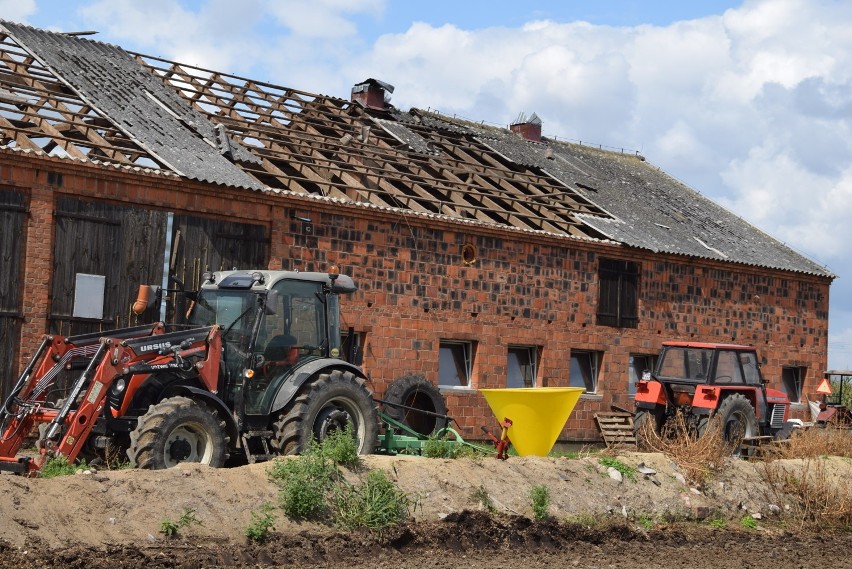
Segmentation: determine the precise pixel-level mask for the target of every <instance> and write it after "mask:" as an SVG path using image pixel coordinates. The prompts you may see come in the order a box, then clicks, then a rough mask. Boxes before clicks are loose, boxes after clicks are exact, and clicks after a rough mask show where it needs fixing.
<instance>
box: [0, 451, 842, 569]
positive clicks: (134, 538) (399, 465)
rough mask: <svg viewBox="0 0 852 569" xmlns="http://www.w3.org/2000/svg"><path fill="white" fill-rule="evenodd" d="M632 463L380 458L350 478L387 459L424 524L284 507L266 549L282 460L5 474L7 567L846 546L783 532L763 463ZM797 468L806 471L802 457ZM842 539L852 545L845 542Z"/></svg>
mask: <svg viewBox="0 0 852 569" xmlns="http://www.w3.org/2000/svg"><path fill="white" fill-rule="evenodd" d="M619 460H621V461H622V462H623V463H624V464H626V465H629V466H632V467H634V468H635V467H639V466H642V470H641V472H637V473H636V474H635V475H634V476H633V477H632V479H631V478H630V477H627V478H624V479H622V480H617V479H615V478H613V477H611V476H610V473H608V472H607V469H606V468H604V467H603V466H601V464H600V462H599V459H598V458H596V457H588V458H582V459H566V458H538V457H526V458H517V457H512V458H510V459H509V460H507V461H505V462H503V461H498V460H495V459H492V458H483V459H476V460H469V459H461V460H440V459H422V458H414V457H387V456H369V457H365V459H364V468H363V471H361V472H348V473H347V477H349V478H352V479H353V480H354V479H357V478H358V477H360V476H363V475H364V471H366V470H369V469H378V468H380V469H383V470H385V471H386V472H387V473H388V474H389V477H390V478H391V479H393V480H395V481H396V483H397V484H398V485H399V487H400V488H401V489H402V490H403V491H405V492H406V493H408V494H409V495H410V496H412V497H413V498H414V499H415V501H416V503H417V507H416V508H415V510H414V512H413V513H414V517H415V520H414V522H413V523H411V524H408V525H406V526H404V527H400V528H394V529H392V530H389V531H386V532H384V533H383V534H381V535H374V534H372V533H369V532H354V533H345V534H342V533H338V532H336V531H335V530H334V529H332V528H328V527H325V526H321V525H315V524H309V523H297V522H294V521H292V520H287V519H284V518H282V517H281V516H280V515H279V518H278V520H277V522H276V524H275V531H274V532H273V533H272V536H271V539H270V540H269V541H268V542H267V543H265V544H263V545H256V544H252V543H250V542H248V540H247V539H246V538H245V536H244V531H245V529H246V528H247V527H248V525H249V523H250V522H251V514H252V512H257V511H259V510H260V507H261V505H262V504H263V503H265V502H275V501H276V497H277V487H276V486H275V484H273V483H272V482H271V481H270V480H269V479H268V476H267V468H268V465H264V464H256V465H248V466H243V467H238V468H230V469H211V468H207V467H203V466H199V465H182V466H180V467H178V468H174V469H170V470H165V471H155V472H152V471H140V470H122V471H101V472H94V473H90V474H78V475H76V476H70V477H62V478H55V479H49V480H43V479H26V478H20V477H15V476H10V475H3V476H0V519H2V520H3V523H2V524H0V544H2V545H0V548H2V559H3V565H4V566H13V565H21V566H24V565H25V564H26V566H28V567H54V566H68V567H77V566H85V567H87V568H89V569H96V568H98V567H117V566H121V567H258V566H260V567H272V566H295V567H309V566H310V567H323V566H332V565H333V566H343V567H360V566H364V567H367V566H369V567H425V566H429V567H456V566H459V565H468V566H471V567H478V566H481V567H486V566H488V567H493V566H494V564H495V563H501V564H503V565H506V566H512V565H515V566H517V565H520V564H523V565H524V566H525V567H527V568H531V567H544V566H546V563H547V564H550V565H551V566H552V564H554V563H559V564H561V565H566V564H568V565H569V566H571V565H572V564H574V563H575V562H576V563H579V564H581V565H585V564H588V563H591V562H592V561H591V560H594V559H596V560H597V561H596V562H603V561H606V560H610V561H611V562H617V563H618V564H619V566H621V567H633V566H636V567H640V566H641V567H657V566H660V567H662V566H667V567H672V566H674V567H677V566H681V567H692V566H703V565H704V564H703V563H699V561H701V559H696V558H695V556H694V555H688V554H687V553H686V552H685V551H681V552H680V553H677V552H672V553H671V557H669V556H668V554H667V553H666V552H665V548H671V549H673V550H680V549H684V550H689V549H695V548H702V550H704V551H705V553H704V554H703V556H702V558H703V559H707V557H706V555H707V551H710V552H712V551H714V550H717V555H718V557H717V558H715V560H714V567H728V566H730V567H742V566H744V565H747V564H748V563H747V562H746V561H744V560H743V558H739V557H738V558H737V559H736V563H734V560H733V559H731V555H730V552H729V548H730V547H732V546H735V547H736V548H737V551H740V550H742V551H744V552H746V555H747V557H748V558H749V559H750V561H751V562H753V564H755V565H757V563H758V562H762V561H763V562H765V561H766V560H768V559H772V560H773V561H772V562H773V563H774V564H775V565H778V566H785V563H783V560H784V559H785V558H788V557H789V559H790V560H791V562H792V560H793V559H797V558H798V556H799V555H801V554H803V553H805V552H806V553H807V554H808V555H809V556H810V555H813V556H815V557H816V558H817V559H822V560H823V562H825V563H828V562H829V561H830V560H831V559H832V557H831V556H832V555H840V553H838V552H842V551H844V547H845V546H844V545H841V543H840V541H841V540H843V542H844V543H845V538H843V536H840V537H837V538H835V537H833V536H830V535H829V536H825V535H823V536H820V538H819V540H821V541H819V540H817V539H816V538H811V537H809V536H807V535H795V534H792V533H778V532H776V531H774V530H772V529H771V528H774V527H780V526H779V525H778V524H773V523H772V521H773V520H778V519H779V518H778V516H783V514H784V512H785V510H786V509H787V508H789V506H790V505H789V504H785V503H784V502H783V501H781V500H780V499H779V497H778V496H777V495H776V494H775V493H774V492H773V490H772V488H770V487H768V486H767V485H766V483H765V482H764V480H765V476H763V475H762V473H761V470H760V469H761V468H764V467H763V465H762V464H761V463H754V464H753V463H750V462H746V461H741V460H732V461H731V462H730V463H729V464H728V465H727V466H726V467H725V468H724V470H723V471H721V472H719V473H716V475H715V476H714V477H713V478H712V479H711V481H710V482H709V483H707V484H706V485H705V486H704V487H702V488H696V487H694V486H692V485H690V484H689V483H687V481H686V480H685V479H684V477H683V475H682V474H681V473H680V472H679V470H678V468H677V467H676V466H675V465H674V464H672V463H671V461H669V460H668V459H666V458H665V457H664V456H663V455H659V454H644V453H625V454H624V455H622V456H621V457H619ZM826 464H827V468H826V472H828V473H829V475H830V476H831V477H834V478H836V480H837V481H838V483H839V481H847V482H844V483H848V479H849V476H850V475H852V463H850V461H848V460H845V459H834V458H832V459H827V463H826ZM785 465H786V467H789V468H796V467H797V463H796V461H786V462H785ZM643 472H644V474H643ZM536 484H544V485H546V486H547V487H548V488H549V489H550V496H551V509H550V512H551V514H552V517H553V520H559V522H558V523H557V522H556V521H548V522H533V521H531V520H530V518H531V517H532V510H531V500H530V498H529V490H530V488H531V487H532V486H533V485H536ZM483 495H487V496H488V497H489V498H490V499H491V501H492V503H493V505H494V508H495V510H496V513H495V514H494V515H492V514H489V513H486V512H484V511H481V508H482V506H481V504H480V498H481V497H482V496H483ZM187 511H192V512H193V513H194V517H195V518H196V519H197V520H198V522H199V523H197V524H191V525H189V526H187V527H185V528H182V529H181V530H180V532H179V534H178V536H176V537H172V538H168V537H165V536H164V535H163V534H162V533H160V527H161V523H162V522H163V521H164V520H172V521H175V520H177V519H179V518H180V516H181V515H182V514H183V513H185V512H187ZM279 514H280V511H279ZM752 514H759V517H761V518H762V521H761V522H760V525H761V526H763V529H758V530H754V531H751V532H744V531H727V530H711V529H709V525H708V524H703V525H701V526H699V525H698V524H695V523H692V524H686V525H678V524H677V523H676V522H679V521H681V520H702V519H706V518H714V519H726V520H728V527H730V528H739V520H740V519H741V518H742V517H743V516H749V515H752ZM566 520H567V521H568V523H566ZM700 527H703V528H705V529H700ZM767 528H770V529H767ZM834 539H837V541H838V543H832V540H834ZM660 548H663V549H660ZM803 550H804V551H803ZM726 551H727V553H726ZM750 552H754V553H753V554H752V553H750ZM533 554H534V556H533ZM711 554H712V553H711ZM794 555H795V557H794ZM531 556H532V557H531ZM462 558H463V559H464V561H463V562H462V561H460V560H461V559H462ZM672 559H680V560H683V563H681V564H677V563H673V562H672ZM809 559H810V560H811V561H813V560H814V559H813V558H809ZM836 559H841V557H837V558H836ZM761 560H762V561H761ZM717 561H718V563H717ZM418 563H420V564H418ZM725 563H730V564H729V565H725Z"/></svg>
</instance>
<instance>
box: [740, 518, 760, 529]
mask: <svg viewBox="0 0 852 569" xmlns="http://www.w3.org/2000/svg"><path fill="white" fill-rule="evenodd" d="M740 527H742V528H743V529H757V520H756V519H754V518H753V517H751V516H743V517H742V519H741V520H740Z"/></svg>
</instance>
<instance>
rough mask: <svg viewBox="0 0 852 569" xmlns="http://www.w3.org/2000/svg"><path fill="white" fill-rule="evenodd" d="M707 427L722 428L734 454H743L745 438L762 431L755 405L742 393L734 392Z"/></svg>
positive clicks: (721, 404)
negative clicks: (755, 412) (758, 423)
mask: <svg viewBox="0 0 852 569" xmlns="http://www.w3.org/2000/svg"><path fill="white" fill-rule="evenodd" d="M706 428H707V429H720V432H721V435H722V440H723V441H724V442H725V444H726V445H727V446H728V448H729V449H730V451H731V454H732V455H733V456H741V455H742V453H743V444H742V442H743V439H745V438H749V437H756V436H757V435H758V434H759V433H760V428H759V427H758V425H757V417H756V416H755V414H754V407H752V406H751V403H749V401H748V399H746V398H745V397H744V396H743V395H742V394H740V393H734V394H733V395H729V396H728V397H726V398H725V399H723V400H722V402H721V403H720V404H719V408H718V409H717V410H716V413H715V414H714V415H713V416H712V417H711V418H710V420H709V421H708V424H707V427H706ZM705 430H706V429H705Z"/></svg>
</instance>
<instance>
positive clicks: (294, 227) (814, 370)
mask: <svg viewBox="0 0 852 569" xmlns="http://www.w3.org/2000/svg"><path fill="white" fill-rule="evenodd" d="M47 170H51V171H55V172H59V173H61V174H62V184H61V186H58V185H50V184H48V180H47ZM0 185H2V186H4V187H7V188H11V189H15V190H17V191H21V192H23V193H25V194H26V195H27V196H28V197H29V204H30V205H29V211H30V215H29V221H28V227H27V230H26V234H25V235H24V236H22V238H23V239H25V241H26V267H25V270H24V272H23V274H24V282H23V283H22V286H24V287H25V294H24V300H23V308H22V310H23V313H24V317H25V319H24V324H23V327H22V338H21V350H20V352H21V360H22V361H23V360H24V359H25V358H26V357H28V356H29V355H30V353H31V351H32V350H33V349H34V348H35V347H36V345H37V343H38V339H39V337H40V335H41V334H43V333H44V332H45V330H46V322H47V315H48V313H49V305H50V298H49V296H50V290H51V289H50V283H49V279H50V274H51V266H52V258H51V257H52V251H53V246H52V242H53V227H54V220H53V211H54V203H55V200H56V198H57V197H58V196H60V195H63V194H64V195H74V196H76V197H78V198H81V199H93V200H107V201H113V202H117V203H132V204H134V205H136V206H138V207H150V208H154V209H160V210H169V211H175V212H192V213H193V214H195V215H205V216H211V217H222V218H229V219H235V220H243V221H250V222H252V223H261V224H265V225H267V226H268V228H269V230H270V235H271V259H270V263H269V268H272V269H277V268H282V267H283V268H285V269H294V268H295V269H301V270H323V269H324V268H325V267H327V266H328V265H329V264H331V263H336V264H337V265H338V266H339V267H340V269H341V271H342V272H344V273H346V274H349V275H351V276H352V277H353V278H354V279H355V281H356V283H357V284H358V286H359V291H358V292H357V293H355V294H354V295H353V296H351V297H349V298H346V299H344V301H343V306H342V312H343V326H344V328H347V327H350V326H351V327H353V328H354V329H355V330H356V331H357V332H359V333H362V334H364V337H365V340H366V341H365V344H364V346H363V348H364V350H363V351H364V361H363V365H364V369H365V370H366V371H367V373H368V374H369V375H370V377H371V378H372V381H373V389H374V390H375V391H376V393H377V394H379V395H380V394H381V393H382V392H383V391H384V389H385V388H386V386H387V385H388V383H389V382H391V381H392V380H394V379H397V378H399V377H401V376H403V375H405V374H409V373H422V374H424V375H425V376H426V377H427V378H429V379H430V380H432V381H433V382H437V380H438V347H439V343H440V341H441V340H457V341H466V342H471V343H472V345H473V346H474V357H473V368H472V379H471V385H472V389H462V390H448V391H447V392H446V398H447V403H448V407H449V410H450V414H451V415H452V416H453V417H454V418H455V419H456V420H457V421H458V423H459V424H460V425H461V426H462V427H463V435H464V436H465V437H474V438H476V437H478V435H479V426H480V425H486V426H488V427H489V428H495V427H496V422H495V421H494V419H493V417H492V414H491V412H490V410H489V409H488V407H487V405H486V404H485V402H484V399H483V398H482V397H481V396H480V395H479V394H478V393H477V392H476V390H475V388H484V387H503V386H505V377H506V361H507V349H508V347H509V346H510V345H521V346H531V347H532V346H534V347H537V348H538V349H539V356H540V359H539V361H538V374H537V378H536V384H537V385H539V386H560V385H567V384H568V382H569V374H570V363H571V357H570V354H571V350H586V351H594V352H599V353H600V354H601V357H602V359H601V361H600V370H599V376H598V389H597V393H595V394H589V395H586V396H584V398H583V399H582V400H581V401H580V403H579V404H578V405H577V407H576V409H575V411H574V413H573V414H572V416H571V418H570V420H569V422H568V424H567V426H566V430H565V431H564V433H563V438H564V439H569V440H576V441H592V440H598V439H599V435H598V432H597V429H596V427H595V424H594V419H593V416H594V413H595V412H597V411H599V410H604V411H608V410H609V409H610V406H611V405H618V406H621V407H628V408H630V407H631V406H632V404H631V402H630V401H629V398H628V395H627V387H628V379H627V378H628V373H627V370H628V360H629V357H630V355H631V354H642V355H652V354H655V353H656V352H657V351H658V349H659V347H660V344H661V342H662V341H665V340H702V341H714V342H730V343H743V344H753V345H755V346H756V347H757V348H758V351H759V355H761V356H762V357H765V358H766V363H765V365H764V367H763V373H764V376H765V377H766V378H768V379H769V380H770V384H771V385H772V386H773V387H776V388H781V379H780V378H781V369H782V366H798V367H806V368H807V376H806V379H805V385H804V388H803V394H804V395H808V394H811V393H813V392H814V390H815V388H816V383H817V381H818V379H819V377H820V376H821V373H822V371H823V370H824V369H825V366H826V360H827V337H828V291H829V285H830V279H829V278H826V277H817V276H810V275H805V274H797V273H791V272H787V271H772V270H768V269H762V268H757V267H751V266H745V265H738V264H733V263H721V262H711V261H706V260H696V259H691V258H688V257H682V256H681V257H678V256H673V255H655V254H652V253H650V252H646V251H639V250H635V249H629V248H626V247H624V246H620V245H616V244H611V243H605V242H595V241H591V240H581V239H569V238H557V237H549V236H545V235H540V234H534V233H529V232H520V231H509V230H501V229H497V228H492V227H486V226H483V225H477V224H467V223H464V222H452V221H446V220H445V219H438V218H434V217H433V218H429V217H424V216H416V215H413V214H410V213H405V214H403V213H399V212H395V211H388V210H381V209H376V208H369V207H361V206H354V205H345V204H341V203H335V202H331V201H323V200H317V199H312V198H302V197H292V196H290V195H286V196H285V195H278V194H273V193H261V192H252V191H248V190H236V189H232V188H224V187H220V186H212V185H204V184H200V183H196V182H188V181H186V180H182V179H179V178H177V177H175V176H162V175H154V174H146V173H139V172H136V171H134V170H132V169H118V168H113V167H103V166H97V165H93V164H85V163H80V162H74V161H70V160H63V159H56V158H45V157H38V156H35V155H32V154H30V155H28V154H23V153H20V152H13V151H2V155H0ZM294 216H298V217H305V218H310V219H311V231H310V232H308V231H305V228H304V222H303V221H300V220H299V219H297V218H296V217H294ZM466 245H472V246H473V247H474V249H468V251H467V255H468V256H467V257H463V248H464V247H465V246H466ZM472 254H475V259H471V257H470V255H472ZM602 258H605V259H620V260H630V261H634V262H638V263H640V264H641V273H640V276H639V314H638V316H639V325H638V328H635V329H623V328H613V327H607V326H598V325H597V324H596V307H597V305H598V294H599V287H598V264H599V260H600V259H602ZM466 261H467V262H466ZM471 261H472V262H471ZM241 268H248V267H241Z"/></svg>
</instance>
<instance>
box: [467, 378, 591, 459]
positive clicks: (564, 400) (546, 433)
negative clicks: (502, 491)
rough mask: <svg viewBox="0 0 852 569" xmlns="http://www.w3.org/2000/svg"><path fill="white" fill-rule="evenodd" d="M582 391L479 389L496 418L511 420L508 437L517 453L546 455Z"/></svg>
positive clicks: (574, 388)
mask: <svg viewBox="0 0 852 569" xmlns="http://www.w3.org/2000/svg"><path fill="white" fill-rule="evenodd" d="M583 391H585V390H584V389H583V388H582V387H525V388H513V389H480V390H479V392H480V393H482V395H483V396H485V400H486V401H487V402H488V405H489V407H491V411H492V412H493V413H494V415H495V416H496V417H497V420H498V421H503V419H510V420H511V421H512V426H511V427H509V431H508V435H509V440H511V441H512V444H513V445H514V447H515V450H516V451H517V453H518V455H520V456H547V454H548V453H549V452H550V449H552V448H553V444H554V443H555V442H556V439H557V438H558V437H559V433H560V432H562V428H563V427H564V426H565V423H566V421H568V417H569V415H571V411H573V410H574V406H575V405H576V404H577V401H578V400H579V399H580V394H582V393H583Z"/></svg>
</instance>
